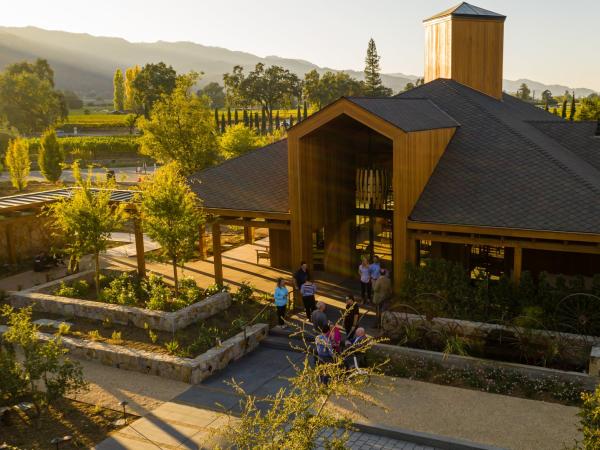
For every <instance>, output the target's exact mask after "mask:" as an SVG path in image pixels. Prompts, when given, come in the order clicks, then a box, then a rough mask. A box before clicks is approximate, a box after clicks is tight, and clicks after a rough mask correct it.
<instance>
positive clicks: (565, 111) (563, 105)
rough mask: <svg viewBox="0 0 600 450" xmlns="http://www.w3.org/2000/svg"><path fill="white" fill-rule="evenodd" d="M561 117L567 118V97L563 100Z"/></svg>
mask: <svg viewBox="0 0 600 450" xmlns="http://www.w3.org/2000/svg"><path fill="white" fill-rule="evenodd" d="M560 117H562V118H563V119H566V118H567V98H566V97H565V99H564V100H563V104H562V111H561V113H560Z"/></svg>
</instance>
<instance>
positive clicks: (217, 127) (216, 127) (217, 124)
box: [215, 109, 220, 130]
mask: <svg viewBox="0 0 600 450" xmlns="http://www.w3.org/2000/svg"><path fill="white" fill-rule="evenodd" d="M219 128H220V125H219V110H218V109H215V129H216V130H218V129H219Z"/></svg>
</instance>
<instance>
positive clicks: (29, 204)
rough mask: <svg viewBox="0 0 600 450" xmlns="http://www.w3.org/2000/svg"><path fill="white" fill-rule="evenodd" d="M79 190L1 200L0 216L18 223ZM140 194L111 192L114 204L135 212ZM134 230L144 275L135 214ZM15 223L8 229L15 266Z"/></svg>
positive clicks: (139, 231)
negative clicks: (13, 237)
mask: <svg viewBox="0 0 600 450" xmlns="http://www.w3.org/2000/svg"><path fill="white" fill-rule="evenodd" d="M75 189H78V188H73V187H69V188H62V189H53V190H51V191H43V192H32V193H26V194H17V195H12V196H9V197H1V198H0V216H2V219H1V220H6V221H12V222H16V220H17V219H18V218H19V216H21V215H22V214H23V212H25V211H39V210H41V209H42V208H43V207H44V206H45V205H48V204H50V203H52V202H56V201H58V200H61V199H64V198H68V197H70V196H71V195H72V192H73V191H74V190H75ZM100 190H101V189H98V188H92V189H91V191H92V192H96V191H100ZM137 193H139V191H136V190H121V189H111V190H110V201H111V202H113V203H125V204H126V205H127V210H128V211H130V212H135V211H136V210H137V208H136V206H135V203H134V196H135V195H136V194H137ZM132 217H133V228H134V237H135V248H136V254H137V267H138V273H139V274H140V275H144V274H145V272H146V262H145V258H144V236H143V232H142V225H141V223H140V220H139V218H138V217H137V216H136V215H135V214H133V215H132ZM13 225H14V224H13V223H9V224H8V226H7V227H6V242H7V244H8V259H9V261H10V262H11V263H12V264H14V263H16V260H17V257H16V255H17V253H16V252H17V250H16V249H15V248H14V239H12V232H13V228H12V227H13Z"/></svg>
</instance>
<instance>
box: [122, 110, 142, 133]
mask: <svg viewBox="0 0 600 450" xmlns="http://www.w3.org/2000/svg"><path fill="white" fill-rule="evenodd" d="M138 118H139V116H137V115H136V114H127V116H126V117H125V125H127V128H129V134H133V130H134V128H135V126H136V124H137V120H138Z"/></svg>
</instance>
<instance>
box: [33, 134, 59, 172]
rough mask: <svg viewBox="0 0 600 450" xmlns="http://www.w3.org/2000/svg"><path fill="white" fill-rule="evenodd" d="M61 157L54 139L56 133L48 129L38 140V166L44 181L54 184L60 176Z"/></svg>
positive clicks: (56, 141)
mask: <svg viewBox="0 0 600 450" xmlns="http://www.w3.org/2000/svg"><path fill="white" fill-rule="evenodd" d="M62 163H63V155H62V152H61V150H60V145H59V144H58V139H56V131H54V129H53V128H49V129H48V130H46V131H45V132H44V134H43V135H42V138H41V139H40V150H39V153H38V165H39V166H40V171H41V172H42V175H44V178H46V180H48V181H50V182H51V183H56V182H57V181H58V180H59V179H60V176H61V175H62Z"/></svg>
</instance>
